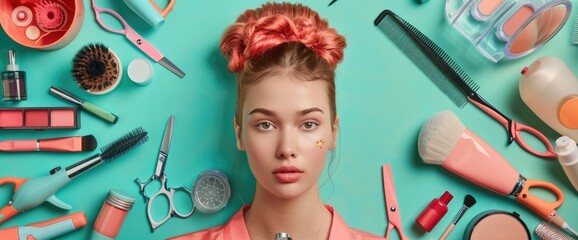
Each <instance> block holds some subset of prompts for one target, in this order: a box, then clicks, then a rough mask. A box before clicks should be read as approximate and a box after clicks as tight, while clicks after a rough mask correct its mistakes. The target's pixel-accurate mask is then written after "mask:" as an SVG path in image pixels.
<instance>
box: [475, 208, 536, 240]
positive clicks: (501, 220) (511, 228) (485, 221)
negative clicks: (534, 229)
mask: <svg viewBox="0 0 578 240" xmlns="http://www.w3.org/2000/svg"><path fill="white" fill-rule="evenodd" d="M464 239H466V240H482V239H492V240H511V239H516V240H530V239H532V237H531V236H530V231H529V230H528V227H527V226H526V224H525V223H524V221H522V219H521V218H520V215H519V214H518V213H516V212H511V213H510V212H506V211H499V210H490V211H485V212H482V213H480V214H478V215H477V216H475V217H474V218H473V219H472V220H471V221H470V223H469V224H468V226H467V228H466V231H465V232H464Z"/></svg>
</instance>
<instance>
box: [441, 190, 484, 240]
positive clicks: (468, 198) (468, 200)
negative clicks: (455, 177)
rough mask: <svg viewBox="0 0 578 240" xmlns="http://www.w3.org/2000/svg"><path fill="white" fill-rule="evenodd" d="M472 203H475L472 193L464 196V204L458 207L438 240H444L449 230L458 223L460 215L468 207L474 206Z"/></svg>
mask: <svg viewBox="0 0 578 240" xmlns="http://www.w3.org/2000/svg"><path fill="white" fill-rule="evenodd" d="M474 204H476V199H475V198H474V197H473V196H472V195H470V194H467V195H466V197H465V198H464V205H463V206H462V208H460V211H459V212H458V214H457V215H456V217H455V218H454V220H453V221H452V223H450V225H449V226H448V228H446V231H445V232H444V234H442V237H441V238H440V240H444V239H446V237H447V236H448V235H450V232H451V231H452V230H453V229H454V227H455V226H456V224H458V221H459V220H460V219H461V218H462V216H463V215H464V214H465V213H466V211H467V210H468V209H470V208H471V207H472V206H474Z"/></svg>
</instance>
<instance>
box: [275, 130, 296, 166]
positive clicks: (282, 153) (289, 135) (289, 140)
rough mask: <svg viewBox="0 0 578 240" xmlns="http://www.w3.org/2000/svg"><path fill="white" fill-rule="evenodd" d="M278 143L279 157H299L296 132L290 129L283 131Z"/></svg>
mask: <svg viewBox="0 0 578 240" xmlns="http://www.w3.org/2000/svg"><path fill="white" fill-rule="evenodd" d="M278 141H279V142H278V144H277V153H276V155H277V158H278V159H282V160H283V159H290V158H295V157H297V151H296V150H297V149H296V147H295V146H296V138H295V134H294V133H293V132H292V131H290V130H284V131H281V132H280V134H279V140H278Z"/></svg>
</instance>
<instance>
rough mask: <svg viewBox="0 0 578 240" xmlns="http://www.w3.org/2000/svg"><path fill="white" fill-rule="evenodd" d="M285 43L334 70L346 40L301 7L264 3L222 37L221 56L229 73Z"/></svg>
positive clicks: (307, 8)
mask: <svg viewBox="0 0 578 240" xmlns="http://www.w3.org/2000/svg"><path fill="white" fill-rule="evenodd" d="M286 42H300V43H302V44H304V45H305V46H307V47H308V48H310V49H311V50H313V51H314V52H315V53H317V55H318V56H320V57H322V58H323V59H325V60H327V62H328V63H329V65H330V66H331V67H333V68H335V67H336V66H337V64H338V63H339V62H341V60H342V59H343V49H344V48H345V46H346V43H345V38H344V37H343V36H341V35H339V34H338V33H337V31H335V29H333V28H329V26H328V24H327V21H326V20H324V19H321V17H320V16H319V14H318V13H317V12H315V11H313V10H311V9H310V8H309V7H306V6H303V5H302V4H291V3H266V4H264V5H263V6H261V7H260V8H257V9H254V10H247V11H245V12H244V13H243V14H242V15H241V16H239V18H237V21H236V22H235V23H234V24H233V25H231V26H230V27H229V28H228V29H227V30H226V31H225V33H224V34H223V39H222V40H221V52H222V53H223V55H225V56H226V57H228V58H229V69H230V70H231V71H232V72H239V71H241V70H243V68H244V66H245V62H246V61H249V60H251V59H252V58H254V57H255V56H258V55H260V54H261V53H263V52H265V51H267V50H268V49H271V48H273V47H275V46H277V45H279V44H282V43H286Z"/></svg>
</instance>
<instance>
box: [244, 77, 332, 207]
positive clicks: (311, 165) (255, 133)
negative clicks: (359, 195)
mask: <svg viewBox="0 0 578 240" xmlns="http://www.w3.org/2000/svg"><path fill="white" fill-rule="evenodd" d="M241 114H242V119H243V120H242V122H241V123H239V124H240V126H239V125H238V124H237V121H235V131H236V133H237V146H238V148H239V150H242V151H246V152H247V159H248V162H249V167H250V168H251V171H252V172H253V175H254V176H255V178H256V180H257V183H258V185H259V186H260V187H262V188H264V189H265V190H267V191H268V192H270V193H271V194H273V195H275V196H277V197H279V198H284V199H289V198H293V197H296V196H299V195H301V194H303V193H305V192H306V191H309V190H314V191H318V189H317V188H318V186H317V181H318V178H319V176H320V175H321V173H322V171H323V168H324V166H325V161H326V157H327V153H328V151H329V150H331V149H333V147H334V144H335V138H336V133H337V131H336V130H337V127H338V120H335V122H331V117H330V116H331V113H330V107H329V100H328V97H327V83H325V82H324V81H321V80H317V81H301V80H294V79H290V78H288V77H285V76H275V77H271V78H267V79H263V80H261V81H260V82H259V83H257V84H256V85H253V86H251V87H250V88H249V89H248V91H247V95H246V99H245V102H244V103H243V106H242V113H241Z"/></svg>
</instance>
